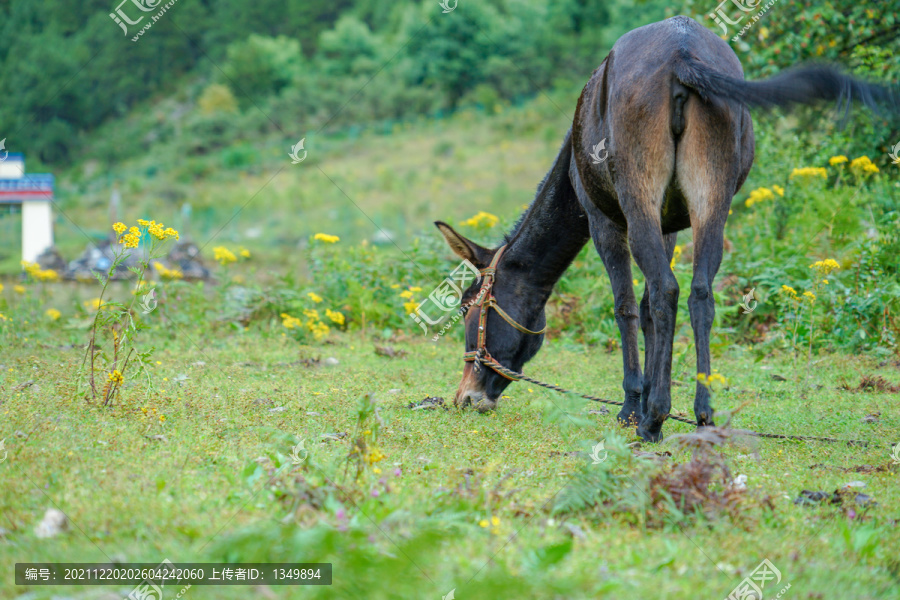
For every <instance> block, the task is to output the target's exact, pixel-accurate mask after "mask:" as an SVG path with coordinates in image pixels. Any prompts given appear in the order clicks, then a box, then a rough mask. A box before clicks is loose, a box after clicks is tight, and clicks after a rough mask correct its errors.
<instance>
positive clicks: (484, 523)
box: [478, 517, 500, 535]
mask: <svg viewBox="0 0 900 600" xmlns="http://www.w3.org/2000/svg"><path fill="white" fill-rule="evenodd" d="M478 526H479V527H481V528H483V529H487V528H488V527H490V528H491V533H492V534H494V535H498V534H499V533H500V519H499V517H491V520H490V521H488V520H487V519H482V520H480V521H478Z"/></svg>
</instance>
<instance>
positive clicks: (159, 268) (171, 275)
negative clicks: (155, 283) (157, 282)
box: [153, 262, 184, 279]
mask: <svg viewBox="0 0 900 600" xmlns="http://www.w3.org/2000/svg"><path fill="white" fill-rule="evenodd" d="M153 268H154V269H156V272H157V273H159V276H160V277H161V278H162V279H181V278H182V277H184V274H183V273H182V272H181V271H179V270H178V269H175V268H172V269H167V268H166V267H164V266H163V265H162V263H159V262H155V263H153Z"/></svg>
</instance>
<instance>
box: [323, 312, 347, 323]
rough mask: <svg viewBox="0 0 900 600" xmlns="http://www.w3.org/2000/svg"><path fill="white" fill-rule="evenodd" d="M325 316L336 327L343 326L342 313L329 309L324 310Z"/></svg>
mask: <svg viewBox="0 0 900 600" xmlns="http://www.w3.org/2000/svg"><path fill="white" fill-rule="evenodd" d="M325 316H326V317H328V318H329V319H331V322H332V323H335V324H336V325H343V324H344V322H345V320H344V313H342V312H338V311H336V310H331V309H330V308H326V309H325Z"/></svg>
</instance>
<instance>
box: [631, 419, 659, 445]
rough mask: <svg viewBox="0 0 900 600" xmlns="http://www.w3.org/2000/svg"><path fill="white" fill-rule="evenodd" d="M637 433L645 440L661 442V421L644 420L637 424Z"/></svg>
mask: <svg viewBox="0 0 900 600" xmlns="http://www.w3.org/2000/svg"><path fill="white" fill-rule="evenodd" d="M637 434H638V435H639V436H640V437H641V439H642V440H644V441H645V442H661V441H662V439H663V434H662V422H659V423H657V422H656V421H650V420H646V421H644V422H642V423H641V424H640V425H638V428H637Z"/></svg>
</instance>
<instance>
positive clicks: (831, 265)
mask: <svg viewBox="0 0 900 600" xmlns="http://www.w3.org/2000/svg"><path fill="white" fill-rule="evenodd" d="M809 268H810V269H814V270H815V271H816V273H818V274H819V275H828V274H830V273H831V272H832V271H834V270H835V269H840V268H841V265H839V264H838V261H836V260H834V259H833V258H826V259H825V260H819V261H816V262H814V263H813V264H811V265H809Z"/></svg>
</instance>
